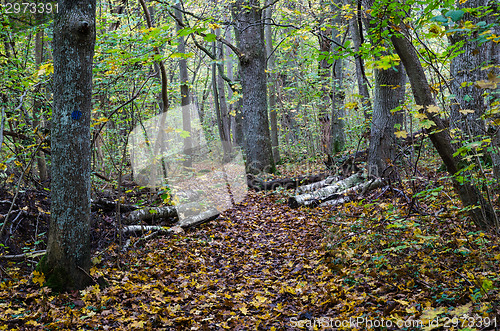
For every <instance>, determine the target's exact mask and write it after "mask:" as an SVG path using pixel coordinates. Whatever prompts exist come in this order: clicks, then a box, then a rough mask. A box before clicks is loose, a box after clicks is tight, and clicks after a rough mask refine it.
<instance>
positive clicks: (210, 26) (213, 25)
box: [208, 23, 220, 30]
mask: <svg viewBox="0 0 500 331" xmlns="http://www.w3.org/2000/svg"><path fill="white" fill-rule="evenodd" d="M208 27H209V28H210V29H214V30H215V29H218V28H220V25H219V24H216V23H211V24H209V25H208Z"/></svg>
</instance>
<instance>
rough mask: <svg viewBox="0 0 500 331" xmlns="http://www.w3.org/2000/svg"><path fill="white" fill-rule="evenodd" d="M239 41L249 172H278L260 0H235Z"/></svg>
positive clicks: (237, 37)
mask: <svg viewBox="0 0 500 331" xmlns="http://www.w3.org/2000/svg"><path fill="white" fill-rule="evenodd" d="M232 12H233V17H234V19H235V27H236V40H237V43H238V47H239V49H240V52H241V56H240V58H239V61H240V70H241V72H240V74H241V86H242V91H243V111H242V112H243V131H244V135H245V140H246V142H245V151H246V162H247V171H248V172H250V173H259V172H271V173H272V172H275V170H276V169H275V165H274V159H273V153H272V149H271V138H270V133H269V119H268V116H267V82H266V50H265V46H264V26H263V24H262V19H261V18H262V10H261V9H260V8H259V1H258V0H236V1H235V2H234V4H233V5H232Z"/></svg>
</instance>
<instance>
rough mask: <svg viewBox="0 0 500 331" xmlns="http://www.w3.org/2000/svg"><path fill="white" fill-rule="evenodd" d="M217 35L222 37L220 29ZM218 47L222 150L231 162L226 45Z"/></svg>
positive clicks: (220, 44)
mask: <svg viewBox="0 0 500 331" xmlns="http://www.w3.org/2000/svg"><path fill="white" fill-rule="evenodd" d="M215 34H216V36H217V37H220V28H218V29H216V30H215ZM215 47H216V52H214V53H216V57H217V61H219V63H220V64H219V65H218V66H217V70H218V73H219V74H218V75H216V83H217V87H216V88H217V94H218V99H219V108H220V116H221V124H222V127H221V129H222V131H224V140H223V141H222V148H223V150H224V155H225V157H224V160H229V158H230V155H231V153H232V148H231V122H230V117H229V108H228V106H227V100H226V88H225V84H224V79H223V78H222V76H223V75H224V67H225V66H224V45H223V44H222V43H221V42H217V43H216V44H215Z"/></svg>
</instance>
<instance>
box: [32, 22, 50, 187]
mask: <svg viewBox="0 0 500 331" xmlns="http://www.w3.org/2000/svg"><path fill="white" fill-rule="evenodd" d="M42 62H43V30H42V29H39V30H38V31H37V32H36V35H35V64H36V67H37V68H38V67H40V65H41V64H42ZM39 93H40V85H38V86H37V88H36V91H35V101H34V103H33V127H35V128H38V129H37V130H38V131H40V129H42V128H43V104H42V102H41V101H40V96H39V95H38V94H39ZM37 142H38V143H40V139H38V138H37ZM37 154H38V155H37V159H36V163H37V168H38V176H39V178H40V181H41V182H42V184H43V185H44V183H45V182H46V181H47V179H48V177H49V176H48V173H47V163H46V161H45V153H44V152H42V151H40V150H39V151H38V153H37ZM44 186H45V185H44Z"/></svg>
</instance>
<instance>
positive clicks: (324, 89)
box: [318, 3, 339, 154]
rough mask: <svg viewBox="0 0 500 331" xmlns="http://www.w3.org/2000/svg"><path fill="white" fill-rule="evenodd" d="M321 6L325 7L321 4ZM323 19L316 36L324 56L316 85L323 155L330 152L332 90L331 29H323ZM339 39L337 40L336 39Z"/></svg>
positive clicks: (320, 62)
mask: <svg viewBox="0 0 500 331" xmlns="http://www.w3.org/2000/svg"><path fill="white" fill-rule="evenodd" d="M322 6H326V5H325V4H324V3H322ZM323 23H324V22H323V19H322V20H321V21H320V23H319V24H320V29H319V31H320V32H319V34H318V42H319V51H320V52H321V54H322V55H323V56H324V58H322V59H321V60H320V61H319V64H318V84H319V98H318V103H319V104H318V122H319V126H320V127H319V129H320V149H321V152H322V153H324V154H328V153H329V152H330V142H331V140H330V139H331V130H332V125H331V122H330V112H331V109H332V108H331V102H332V88H331V76H330V67H331V64H329V63H328V59H329V56H328V55H329V54H330V51H331V46H332V42H331V38H330V37H331V36H332V28H324V27H322V26H321V25H322V24H323ZM337 39H339V38H337ZM337 39H336V41H337Z"/></svg>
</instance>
